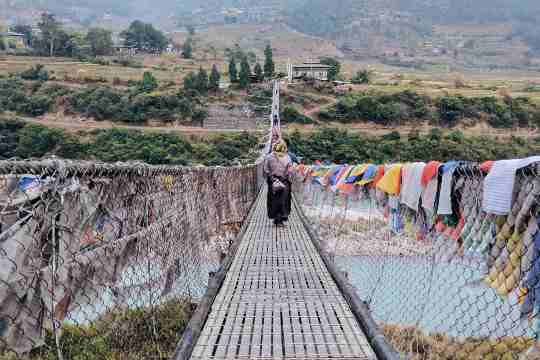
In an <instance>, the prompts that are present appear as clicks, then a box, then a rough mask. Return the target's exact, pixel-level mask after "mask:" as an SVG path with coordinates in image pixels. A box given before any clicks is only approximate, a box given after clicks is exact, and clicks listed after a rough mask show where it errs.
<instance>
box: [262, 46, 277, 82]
mask: <svg viewBox="0 0 540 360" xmlns="http://www.w3.org/2000/svg"><path fill="white" fill-rule="evenodd" d="M274 71H275V64H274V59H273V54H272V47H271V46H270V45H266V48H265V49H264V76H265V77H266V78H267V79H270V78H272V76H274Z"/></svg>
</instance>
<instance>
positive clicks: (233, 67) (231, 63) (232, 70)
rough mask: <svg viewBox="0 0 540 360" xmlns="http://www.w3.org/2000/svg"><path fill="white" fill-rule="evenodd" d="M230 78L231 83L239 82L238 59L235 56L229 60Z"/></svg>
mask: <svg viewBox="0 0 540 360" xmlns="http://www.w3.org/2000/svg"><path fill="white" fill-rule="evenodd" d="M229 80H230V81H231V83H235V82H238V71H237V70H236V60H235V58H234V56H233V57H231V59H230V60H229Z"/></svg>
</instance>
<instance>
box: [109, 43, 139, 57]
mask: <svg viewBox="0 0 540 360" xmlns="http://www.w3.org/2000/svg"><path fill="white" fill-rule="evenodd" d="M113 49H114V53H115V54H116V55H119V56H134V55H136V54H137V47H136V46H135V45H114V46H113Z"/></svg>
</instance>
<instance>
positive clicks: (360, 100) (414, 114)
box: [319, 90, 540, 128]
mask: <svg viewBox="0 0 540 360" xmlns="http://www.w3.org/2000/svg"><path fill="white" fill-rule="evenodd" d="M319 116H320V118H321V119H322V120H323V121H324V120H326V121H339V122H344V123H349V122H355V121H372V122H375V123H378V124H383V125H399V124H403V123H419V122H422V121H426V120H427V121H430V122H432V123H433V124H437V125H440V126H454V125H456V124H458V123H459V122H460V121H462V120H465V119H469V120H473V121H474V122H478V121H486V122H487V123H488V124H489V125H491V126H492V127H495V128H512V127H529V126H540V107H539V106H538V105H537V104H535V103H533V102H532V101H530V100H529V99H528V98H525V97H519V98H511V97H509V96H507V97H505V98H503V99H498V98H496V97H493V96H486V97H477V98H467V97H464V96H461V95H447V96H443V97H440V98H436V99H432V98H430V97H427V96H422V95H419V94H418V93H416V92H414V91H410V90H405V91H402V92H398V93H395V94H383V93H378V92H373V91H368V92H356V93H348V94H346V95H345V96H343V97H342V98H341V99H340V100H339V101H338V103H337V104H336V105H335V106H333V107H331V108H330V109H328V110H324V111H321V112H320V114H319Z"/></svg>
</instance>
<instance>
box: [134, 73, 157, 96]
mask: <svg viewBox="0 0 540 360" xmlns="http://www.w3.org/2000/svg"><path fill="white" fill-rule="evenodd" d="M158 86H159V84H158V81H157V79H156V78H155V76H154V75H152V73H151V72H148V71H145V72H144V74H143V79H142V81H141V82H140V84H139V90H141V91H143V92H152V91H154V90H156V89H157V88H158Z"/></svg>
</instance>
